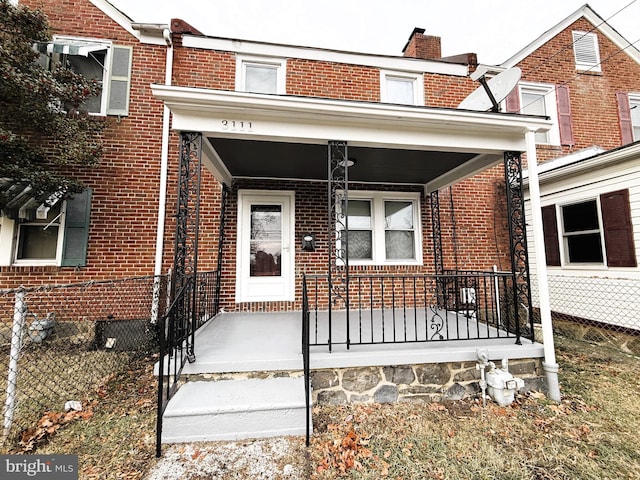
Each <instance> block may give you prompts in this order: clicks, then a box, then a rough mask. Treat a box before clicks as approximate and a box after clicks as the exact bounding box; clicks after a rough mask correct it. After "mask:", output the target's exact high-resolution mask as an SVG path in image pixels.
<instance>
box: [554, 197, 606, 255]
mask: <svg viewBox="0 0 640 480" xmlns="http://www.w3.org/2000/svg"><path fill="white" fill-rule="evenodd" d="M560 210H561V212H562V226H563V229H562V230H563V232H562V235H563V241H564V249H565V258H566V259H567V262H568V263H602V262H603V258H604V257H603V256H602V239H601V237H602V232H601V231H600V219H599V217H600V216H599V214H598V202H597V201H596V200H589V201H587V202H581V203H575V204H573V205H564V206H561V207H560Z"/></svg>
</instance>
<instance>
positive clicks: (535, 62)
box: [518, 19, 640, 161]
mask: <svg viewBox="0 0 640 480" xmlns="http://www.w3.org/2000/svg"><path fill="white" fill-rule="evenodd" d="M592 29H593V25H592V24H591V23H590V22H588V21H587V20H585V19H580V20H578V21H577V22H575V23H574V24H573V25H571V26H569V27H568V28H567V29H565V30H564V31H562V32H561V33H560V34H558V35H557V36H556V37H554V38H553V39H551V40H550V41H549V42H547V43H546V44H544V45H543V46H542V47H540V48H539V49H538V50H536V51H535V52H533V53H532V54H531V55H529V56H528V57H527V58H526V59H525V60H523V61H522V62H520V63H519V64H518V66H519V67H520V68H521V69H522V72H523V75H522V79H523V80H526V81H530V82H542V83H549V84H555V85H562V84H566V85H567V86H568V87H569V92H570V98H571V117H572V126H573V136H574V141H575V145H574V146H573V147H572V148H571V147H568V146H564V147H563V148H562V151H558V149H549V148H542V149H539V151H538V156H539V160H540V161H544V160H546V159H549V158H554V157H555V156H558V155H560V154H567V153H570V152H571V151H575V150H579V149H582V148H586V147H590V146H592V145H599V146H600V147H602V148H604V149H610V148H615V147H619V146H620V145H621V137H620V129H619V126H618V109H617V103H616V96H615V95H616V92H619V91H623V92H638V91H640V65H638V64H637V63H636V62H634V61H633V60H632V59H631V58H630V57H629V56H628V55H627V54H626V53H625V52H619V48H618V47H617V46H616V45H615V44H614V43H613V42H611V41H610V40H609V39H607V38H606V37H605V36H604V35H602V34H601V33H599V32H596V33H597V36H598V44H599V47H600V60H601V62H602V71H601V72H592V71H590V72H580V71H577V70H576V68H575V59H574V53H573V47H572V46H571V45H572V42H573V37H572V31H574V30H578V31H581V32H589V31H591V30H592ZM630 40H635V39H630Z"/></svg>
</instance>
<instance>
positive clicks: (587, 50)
mask: <svg viewBox="0 0 640 480" xmlns="http://www.w3.org/2000/svg"><path fill="white" fill-rule="evenodd" d="M572 33H573V53H574V57H575V60H576V70H589V71H592V72H600V71H601V68H600V51H599V48H598V36H597V35H596V34H595V33H588V32H579V31H574V32H572Z"/></svg>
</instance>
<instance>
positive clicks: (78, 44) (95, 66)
mask: <svg viewBox="0 0 640 480" xmlns="http://www.w3.org/2000/svg"><path fill="white" fill-rule="evenodd" d="M38 49H39V51H40V52H41V53H43V54H46V55H47V57H48V64H49V68H53V67H54V66H55V65H58V64H63V65H68V66H69V68H71V69H72V70H73V71H74V72H76V73H79V74H81V75H82V76H84V77H85V78H87V79H90V80H95V81H96V82H98V83H99V84H100V85H101V87H102V90H101V92H100V94H99V95H98V96H95V97H91V98H88V99H87V100H86V101H85V103H84V105H83V106H82V107H83V109H84V110H85V111H87V112H89V113H92V114H96V115H121V116H124V115H128V113H129V90H130V87H131V62H132V52H133V49H132V48H131V47H125V46H118V45H113V44H112V43H111V42H110V41H105V40H90V39H78V38H70V37H55V38H54V39H53V41H52V42H50V43H45V44H38Z"/></svg>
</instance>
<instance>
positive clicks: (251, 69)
mask: <svg viewBox="0 0 640 480" xmlns="http://www.w3.org/2000/svg"><path fill="white" fill-rule="evenodd" d="M236 90H238V91H240V92H251V93H271V94H280V95H283V94H285V93H286V60H284V59H273V58H264V57H248V56H241V55H238V56H237V57H236Z"/></svg>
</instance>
